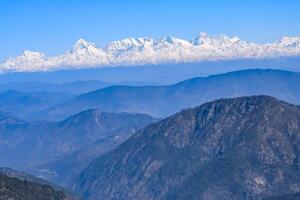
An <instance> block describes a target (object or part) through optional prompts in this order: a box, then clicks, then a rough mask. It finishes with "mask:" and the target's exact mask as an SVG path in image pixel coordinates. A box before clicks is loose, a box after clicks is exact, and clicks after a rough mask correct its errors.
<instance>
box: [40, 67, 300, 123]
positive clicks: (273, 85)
mask: <svg viewBox="0 0 300 200" xmlns="http://www.w3.org/2000/svg"><path fill="white" fill-rule="evenodd" d="M299 82H300V74H299V73H293V72H287V71H279V70H259V69H254V70H243V71H235V72H230V73H226V74H220V75H214V76H209V77H205V78H194V79H189V80H186V81H183V82H180V83H177V84H174V85H169V86H143V87H132V86H112V87H108V88H104V89H101V90H96V91H93V92H90V93H86V94H83V95H80V96H78V97H76V98H74V99H71V100H70V101H67V102H66V103H64V104H61V105H57V106H54V107H53V108H51V109H49V110H47V111H45V112H41V113H40V115H37V116H36V117H38V118H46V119H47V118H50V119H57V118H64V117H67V116H70V115H72V114H74V113H77V112H79V111H81V110H85V109H89V108H98V109H100V110H102V111H106V112H137V113H146V114H149V115H151V116H157V117H165V116H168V115H170V114H173V113H175V112H178V111H180V110H181V109H184V108H188V107H192V106H197V105H199V104H201V103H204V102H207V101H211V100H215V99H218V98H225V97H238V96H249V95H259V94H265V95H271V96H275V97H277V98H279V99H282V100H285V101H288V102H291V103H300V85H299V84H298V83H299ZM170 102H172V103H170Z"/></svg>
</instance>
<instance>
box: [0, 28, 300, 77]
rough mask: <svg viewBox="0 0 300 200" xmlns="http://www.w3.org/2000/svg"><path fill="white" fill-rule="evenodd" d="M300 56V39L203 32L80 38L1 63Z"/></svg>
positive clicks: (45, 65) (87, 64)
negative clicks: (97, 40)
mask: <svg viewBox="0 0 300 200" xmlns="http://www.w3.org/2000/svg"><path fill="white" fill-rule="evenodd" d="M299 55H300V37H282V38H281V39H280V40H278V41H276V42H274V43H269V44H255V43H251V42H246V41H243V40H241V39H239V38H238V37H233V38H230V37H228V36H226V35H219V36H209V35H208V34H206V33H200V34H199V36H197V37H196V38H194V39H193V40H191V41H186V40H183V39H179V38H174V37H172V36H167V37H163V38H158V39H152V38H128V39H124V40H121V41H114V42H112V43H110V44H108V45H106V46H105V47H103V48H98V47H97V46H96V45H95V44H94V43H89V42H87V41H85V40H83V39H79V40H78V41H77V42H76V43H75V44H74V45H73V47H72V49H70V50H68V51H67V52H66V53H64V54H62V55H59V56H54V57H47V56H46V55H45V54H43V53H40V52H32V51H28V50H26V51H24V53H23V54H22V55H20V56H17V57H15V58H9V59H7V60H6V61H5V62H4V63H2V64H0V72H36V71H54V70H61V69H78V68H91V67H103V66H124V65H125V66H129V65H145V64H161V63H183V62H199V61H207V60H233V59H264V58H278V57H292V56H299Z"/></svg>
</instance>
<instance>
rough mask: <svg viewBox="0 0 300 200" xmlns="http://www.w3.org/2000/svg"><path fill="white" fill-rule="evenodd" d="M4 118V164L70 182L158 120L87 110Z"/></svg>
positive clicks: (0, 150)
mask: <svg viewBox="0 0 300 200" xmlns="http://www.w3.org/2000/svg"><path fill="white" fill-rule="evenodd" d="M4 117H5V116H3V119H2V120H0V133H1V134H0V154H1V157H0V166H6V167H11V168H14V169H17V170H22V171H25V172H27V173H30V174H34V175H36V176H40V177H43V178H46V179H48V180H51V181H54V182H55V183H57V184H61V185H66V184H67V183H68V182H69V181H70V180H71V179H73V177H74V176H75V174H77V173H79V172H80V171H81V170H82V169H83V168H84V167H86V166H87V165H88V164H89V163H90V162H91V161H92V160H93V159H94V158H95V157H96V156H98V155H99V154H104V153H106V152H107V151H109V150H111V149H113V148H115V147H116V146H118V145H119V144H120V143H122V142H123V141H125V140H126V139H127V138H128V137H129V136H131V135H132V134H133V133H134V132H136V131H137V130H138V129H140V128H143V127H144V126H146V125H148V124H150V123H152V122H155V121H157V120H156V119H154V118H152V117H150V116H148V115H143V114H136V113H103V112H101V111H99V110H86V111H83V112H81V113H78V114H76V115H74V116H71V117H69V118H67V119H65V120H63V121H58V122H47V121H36V122H24V121H21V120H13V119H11V118H10V117H8V118H7V119H5V118H4Z"/></svg>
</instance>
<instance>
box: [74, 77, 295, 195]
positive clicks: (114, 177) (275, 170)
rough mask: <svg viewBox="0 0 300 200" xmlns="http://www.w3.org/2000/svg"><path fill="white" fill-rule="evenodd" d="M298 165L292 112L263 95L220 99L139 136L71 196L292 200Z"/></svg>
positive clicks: (99, 164) (100, 162)
mask: <svg viewBox="0 0 300 200" xmlns="http://www.w3.org/2000/svg"><path fill="white" fill-rule="evenodd" d="M287 75H289V74H287ZM254 86H255V85H254ZM254 86H253V87H254ZM212 92H213V91H212ZM299 160H300V107H299V106H296V105H292V104H288V103H285V102H283V101H279V100H277V99H275V98H273V97H269V96H264V95H261V96H250V97H241V98H232V99H220V100H216V101H213V102H210V103H205V104H203V105H201V106H199V107H195V108H192V109H186V110H183V111H181V112H180V113H178V114H175V115H172V116H170V117H168V118H166V119H164V120H162V121H160V122H157V123H154V124H151V125H149V126H147V127H145V128H143V129H141V130H140V131H138V132H137V133H135V134H134V135H133V136H132V137H130V138H129V139H128V140H127V141H126V142H124V143H123V144H121V145H120V146H119V147H117V148H116V149H114V150H112V151H111V152H109V153H107V154H105V155H103V156H100V157H99V158H97V159H96V160H95V161H93V162H92V163H91V164H90V165H89V167H88V168H87V169H85V170H84V171H83V173H82V174H81V175H80V177H79V178H78V181H77V182H75V183H74V188H75V189H76V191H78V192H80V193H82V194H83V195H84V196H85V198H87V199H114V200H118V199H120V200H127V199H128V200H135V199H145V200H160V199H163V200H167V199H170V200H176V199H180V200H185V199H186V200H193V199H197V200H200V199H214V200H217V199H222V200H226V199H228V200H229V199H230V200H232V199H282V198H283V199H284V198H290V199H291V198H292V199H295V198H299V192H300V185H299V182H300V173H299V171H300V162H299Z"/></svg>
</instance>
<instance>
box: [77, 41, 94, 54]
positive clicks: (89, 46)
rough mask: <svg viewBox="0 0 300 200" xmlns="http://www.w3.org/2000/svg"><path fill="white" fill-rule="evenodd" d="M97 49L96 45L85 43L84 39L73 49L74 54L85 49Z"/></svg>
mask: <svg viewBox="0 0 300 200" xmlns="http://www.w3.org/2000/svg"><path fill="white" fill-rule="evenodd" d="M93 48H95V49H96V48H97V47H96V45H95V44H94V43H89V42H87V41H85V40H84V39H79V40H78V41H77V42H76V43H75V44H74V45H73V48H72V49H71V51H72V52H76V51H80V50H83V49H93Z"/></svg>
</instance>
